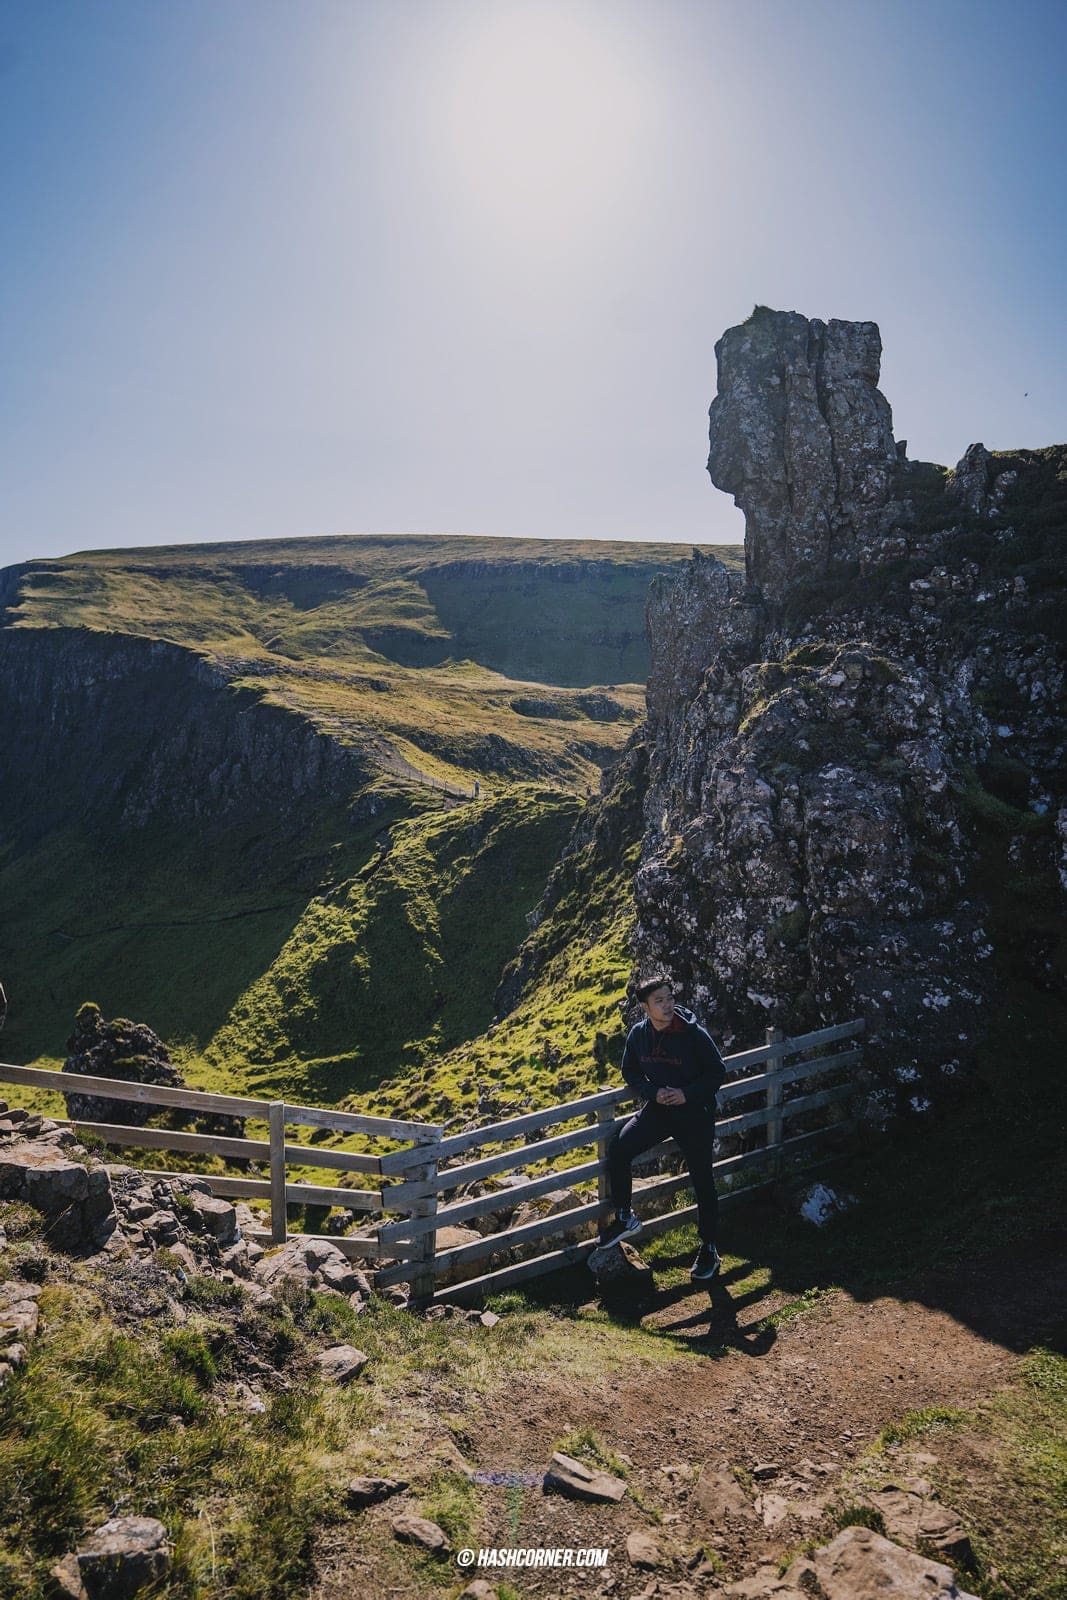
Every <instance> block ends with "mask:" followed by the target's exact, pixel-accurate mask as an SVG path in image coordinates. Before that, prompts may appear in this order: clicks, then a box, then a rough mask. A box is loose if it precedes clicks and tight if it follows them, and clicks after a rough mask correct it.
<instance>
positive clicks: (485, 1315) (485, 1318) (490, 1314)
mask: <svg viewBox="0 0 1067 1600" xmlns="http://www.w3.org/2000/svg"><path fill="white" fill-rule="evenodd" d="M478 1321H479V1322H480V1323H481V1325H482V1327H483V1328H495V1327H496V1325H497V1323H498V1322H499V1321H500V1318H499V1317H498V1316H497V1314H496V1312H495V1311H482V1312H481V1313H479V1316H478Z"/></svg>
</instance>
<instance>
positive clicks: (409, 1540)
mask: <svg viewBox="0 0 1067 1600" xmlns="http://www.w3.org/2000/svg"><path fill="white" fill-rule="evenodd" d="M393 1533H394V1535H395V1537H396V1538H397V1539H400V1540H401V1541H402V1542H403V1543H404V1544H417V1545H419V1546H420V1548H421V1549H423V1550H428V1551H429V1552H430V1553H431V1555H435V1556H437V1555H445V1554H447V1552H448V1550H449V1549H450V1546H449V1543H448V1536H447V1535H446V1533H445V1531H444V1529H443V1528H439V1527H438V1526H437V1523H436V1522H430V1521H429V1519H428V1518H427V1517H415V1516H412V1515H411V1513H410V1512H407V1511H404V1512H401V1514H400V1516H398V1517H394V1518H393Z"/></svg>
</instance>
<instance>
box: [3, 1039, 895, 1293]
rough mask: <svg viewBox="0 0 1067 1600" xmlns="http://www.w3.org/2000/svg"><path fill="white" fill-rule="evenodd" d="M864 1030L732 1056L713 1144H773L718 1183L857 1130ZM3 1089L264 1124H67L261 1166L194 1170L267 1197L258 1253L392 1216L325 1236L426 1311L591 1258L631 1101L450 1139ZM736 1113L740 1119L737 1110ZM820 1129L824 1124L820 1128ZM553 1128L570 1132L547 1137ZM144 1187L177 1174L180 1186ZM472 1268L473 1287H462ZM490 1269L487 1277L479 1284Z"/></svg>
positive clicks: (145, 1098) (666, 1223) (531, 1116)
mask: <svg viewBox="0 0 1067 1600" xmlns="http://www.w3.org/2000/svg"><path fill="white" fill-rule="evenodd" d="M863 1026H864V1025H863V1022H862V1020H856V1021H853V1022H845V1023H840V1024H838V1025H836V1026H835V1027H830V1028H821V1029H818V1030H817V1031H816V1032H814V1033H807V1034H803V1035H801V1036H799V1037H797V1038H787V1037H785V1036H783V1035H782V1034H781V1033H780V1032H778V1031H776V1030H774V1029H768V1031H767V1038H766V1043H764V1044H762V1045H759V1046H758V1047H756V1048H755V1049H751V1050H744V1051H741V1052H739V1053H738V1054H736V1055H732V1056H727V1057H726V1069H727V1074H728V1077H727V1081H726V1082H725V1083H724V1084H723V1087H722V1088H721V1089H720V1091H719V1097H718V1098H719V1106H720V1108H721V1109H720V1117H719V1121H718V1124H717V1128H716V1133H717V1137H718V1139H719V1141H720V1142H722V1141H728V1142H731V1143H732V1142H735V1141H738V1140H740V1141H741V1142H748V1141H750V1140H751V1139H752V1138H753V1136H754V1135H755V1134H756V1130H763V1131H762V1142H761V1143H758V1144H756V1145H755V1147H754V1148H750V1149H746V1150H739V1151H737V1152H736V1153H734V1154H731V1155H727V1156H724V1157H723V1158H722V1159H720V1160H717V1161H716V1162H715V1171H716V1173H717V1174H718V1175H719V1177H720V1178H721V1179H727V1180H729V1179H730V1178H732V1176H733V1175H734V1174H736V1173H739V1172H742V1171H745V1170H746V1169H748V1168H750V1167H756V1168H757V1169H761V1170H763V1171H764V1172H767V1171H769V1173H770V1175H771V1176H776V1175H777V1174H778V1173H779V1172H781V1171H782V1170H783V1167H784V1165H785V1163H786V1162H788V1161H789V1160H790V1159H791V1158H792V1157H793V1156H794V1154H798V1153H800V1152H802V1151H804V1150H807V1149H808V1148H810V1147H811V1145H812V1143H813V1142H814V1141H816V1140H818V1139H819V1138H820V1137H821V1136H822V1135H824V1134H825V1133H827V1132H828V1131H830V1129H831V1128H837V1129H841V1128H842V1127H848V1126H851V1125H852V1120H853V1119H852V1114H851V1113H852V1109H853V1108H852V1105H851V1102H852V1101H854V1099H855V1097H856V1095H857V1087H856V1083H855V1078H854V1069H855V1067H856V1065H857V1064H858V1062H859V1059H860V1047H859V1044H858V1042H857V1041H858V1037H859V1035H860V1034H861V1033H862V1031H863ZM812 1080H815V1083H814V1084H813V1083H812ZM0 1082H7V1083H12V1084H25V1085H28V1086H33V1087H37V1088H45V1089H52V1090H58V1091H59V1092H60V1093H65V1094H72V1093H76V1094H85V1095H93V1096H99V1097H101V1098H106V1099H109V1100H129V1101H133V1102H136V1103H138V1104H141V1105H150V1106H152V1107H153V1108H154V1109H156V1110H173V1109H179V1110H182V1111H186V1112H193V1113H199V1114H200V1115H205V1114H206V1115H223V1116H230V1117H242V1118H247V1119H252V1120H256V1121H259V1122H262V1123H265V1124H266V1132H267V1138H266V1139H250V1138H230V1137H224V1136H219V1135H216V1134H210V1133H186V1132H179V1131H176V1130H172V1129H169V1128H147V1127H146V1128H134V1127H128V1126H126V1125H125V1124H110V1123H94V1122H87V1121H84V1120H79V1121H77V1122H76V1123H74V1124H69V1125H71V1126H74V1127H76V1128H77V1131H78V1132H79V1133H80V1134H85V1135H93V1136H95V1137H96V1138H98V1139H101V1140H104V1141H106V1142H107V1143H108V1144H110V1145H116V1146H140V1147H142V1148H148V1149H164V1150H172V1151H186V1152H193V1153H196V1152H202V1153H203V1154H205V1155H213V1156H220V1157H222V1158H223V1159H225V1160H228V1161H235V1160H252V1161H256V1162H262V1163H264V1164H265V1165H266V1166H267V1168H268V1173H269V1176H268V1177H265V1178H238V1177H231V1176H229V1175H221V1174H218V1173H188V1174H186V1175H187V1176H190V1177H198V1178H201V1179H202V1180H203V1181H205V1182H206V1183H208V1184H209V1185H210V1187H211V1190H212V1193H214V1194H216V1195H221V1196H224V1197H227V1198H230V1199H242V1200H250V1199H268V1200H269V1201H270V1228H269V1230H263V1231H262V1232H256V1231H252V1232H251V1233H248V1232H247V1230H246V1236H248V1237H251V1238H253V1239H256V1240H258V1241H259V1242H262V1243H271V1244H281V1243H283V1242H284V1241H285V1239H286V1237H287V1236H288V1235H287V1231H286V1206H287V1205H299V1204H305V1205H323V1206H343V1207H346V1208H348V1209H349V1210H352V1211H356V1212H364V1213H376V1214H378V1215H379V1216H380V1217H381V1218H382V1220H380V1221H378V1222H375V1223H372V1224H371V1223H369V1224H368V1226H367V1231H361V1232H359V1233H358V1234H347V1235H328V1236H326V1237H328V1238H329V1240H330V1242H331V1243H332V1244H335V1245H337V1246H338V1247H339V1248H340V1249H341V1250H343V1251H344V1253H345V1254H346V1255H347V1256H349V1257H350V1258H353V1259H357V1260H364V1261H368V1262H371V1263H374V1264H376V1268H377V1270H376V1271H375V1274H374V1281H375V1285H376V1287H378V1288H387V1287H388V1286H389V1285H390V1284H396V1283H403V1282H406V1283H409V1284H410V1286H411V1294H412V1298H413V1299H414V1300H416V1301H423V1302H425V1301H427V1300H430V1299H433V1298H437V1299H442V1300H444V1299H457V1300H458V1299H476V1298H478V1297H480V1296H482V1295H483V1294H485V1293H486V1292H487V1291H491V1290H495V1289H499V1288H505V1287H507V1286H508V1285H510V1284H514V1283H518V1282H522V1281H524V1280H527V1279H530V1278H534V1277H537V1276H539V1275H541V1274H542V1273H546V1272H552V1271H555V1270H557V1269H558V1268H560V1267H565V1266H569V1265H573V1264H574V1263H576V1262H578V1261H581V1260H582V1259H583V1258H584V1257H585V1255H586V1254H587V1253H588V1252H589V1251H590V1250H591V1249H592V1248H593V1247H594V1245H595V1242H596V1239H595V1233H596V1229H597V1225H598V1224H599V1222H600V1221H601V1220H602V1219H603V1217H604V1216H605V1214H606V1211H607V1200H608V1195H607V1178H606V1171H605V1157H606V1153H607V1146H608V1143H609V1141H610V1139H611V1137H612V1135H613V1133H614V1132H615V1130H616V1129H617V1128H619V1127H621V1126H622V1125H623V1123H624V1121H625V1120H626V1118H625V1117H619V1116H617V1114H616V1113H617V1108H618V1106H619V1103H620V1102H621V1101H623V1100H625V1099H627V1098H628V1097H629V1095H630V1091H629V1090H628V1089H625V1088H619V1089H606V1090H603V1091H602V1092H600V1093H598V1094H592V1095H585V1096H583V1097H582V1098H581V1099H578V1100H572V1101H569V1102H568V1103H566V1104H563V1105H556V1106H549V1107H547V1108H546V1109H544V1110H542V1111H533V1112H530V1113H528V1114H527V1115H523V1116H518V1117H509V1118H507V1119H506V1120H505V1121H502V1122H496V1123H491V1124H489V1125H487V1126H484V1127H480V1128H473V1129H470V1130H468V1131H466V1132H464V1133H457V1134H450V1135H449V1134H446V1133H445V1130H444V1129H443V1128H441V1127H439V1126H435V1125H433V1124H429V1123H420V1122H411V1121H404V1120H402V1119H397V1118H392V1117H370V1116H361V1115H358V1114H356V1113H353V1112H348V1111H333V1110H329V1109H326V1108H320V1107H317V1106H294V1105H289V1104H287V1103H286V1102H284V1101H273V1102H268V1101H264V1100H253V1099H247V1098H242V1097H240V1096H236V1095H220V1094H207V1093H202V1092H200V1091H198V1090H195V1089H165V1088H160V1087H156V1086H155V1085H152V1084H140V1083H126V1082H123V1081H121V1080H118V1079H111V1078H91V1077H83V1076H81V1075H78V1076H73V1075H72V1074H70V1073H62V1072H50V1071H46V1070H44V1069H42V1068H36V1067H15V1066H8V1065H5V1064H2V1063H0ZM733 1106H736V1107H737V1109H736V1110H734V1111H731V1109H730V1108H731V1107H733ZM831 1108H832V1109H831ZM722 1112H725V1114H722ZM827 1113H828V1114H829V1116H830V1117H831V1118H833V1117H836V1121H829V1122H827V1120H826V1114H827ZM842 1113H843V1114H842ZM56 1120H57V1121H63V1120H64V1119H60V1118H57V1119H56ZM813 1121H814V1122H816V1123H817V1125H816V1126H811V1125H810V1124H811V1123H812V1122H813ZM787 1124H788V1125H790V1126H788V1127H787ZM568 1125H569V1126H568ZM289 1126H294V1127H311V1128H317V1129H328V1130H332V1131H334V1132H339V1133H345V1134H359V1135H364V1136H366V1137H368V1138H373V1139H377V1140H381V1139H388V1140H390V1141H398V1142H402V1148H399V1149H395V1150H393V1151H391V1152H390V1153H388V1154H385V1155H380V1154H375V1153H372V1152H370V1151H366V1152H363V1151H350V1150H330V1149H324V1148H323V1147H321V1146H318V1145H315V1144H298V1143H295V1142H290V1141H289V1140H288V1138H287V1134H286V1129H287V1127H289ZM555 1128H561V1129H562V1130H563V1131H561V1132H558V1133H553V1134H551V1135H548V1134H547V1133H546V1130H548V1129H555ZM741 1136H744V1138H743V1139H742V1137H741ZM516 1141H519V1142H516ZM592 1146H595V1147H596V1149H595V1154H594V1156H593V1159H591V1160H590V1159H584V1160H582V1161H580V1162H579V1163H578V1164H577V1165H571V1166H564V1167H552V1168H550V1169H549V1170H540V1171H535V1172H533V1173H532V1174H531V1175H529V1176H526V1177H524V1178H521V1179H519V1180H518V1181H512V1182H510V1183H508V1184H507V1186H506V1187H502V1188H501V1187H498V1188H495V1189H493V1190H492V1191H491V1192H488V1193H486V1192H481V1193H467V1194H465V1195H461V1196H460V1197H459V1198H457V1199H454V1200H452V1201H450V1202H449V1203H447V1204H441V1203H440V1200H441V1197H442V1196H444V1195H449V1194H453V1193H455V1191H457V1190H470V1189H471V1188H472V1186H477V1187H479V1188H480V1187H481V1185H482V1182H483V1180H485V1179H490V1178H495V1179H499V1177H500V1176H501V1175H502V1174H506V1173H511V1174H515V1173H518V1172H525V1171H526V1169H529V1168H535V1169H537V1168H541V1169H544V1168H545V1167H546V1165H547V1164H548V1163H550V1162H554V1161H555V1160H556V1158H558V1157H559V1156H561V1155H565V1154H567V1153H568V1152H570V1151H574V1150H581V1149H583V1148H584V1149H587V1148H590V1147H592ZM508 1147H510V1148H508ZM487 1148H488V1149H489V1151H490V1153H488V1154H482V1155H480V1156H479V1157H478V1158H477V1159H475V1160H471V1159H469V1157H470V1153H471V1152H472V1151H474V1150H485V1149H487ZM673 1149H674V1146H673V1145H672V1144H670V1143H668V1144H666V1145H662V1146H659V1147H658V1149H657V1150H656V1151H652V1152H649V1157H646V1158H644V1159H650V1158H652V1157H655V1156H657V1155H659V1154H665V1153H667V1152H669V1151H672V1150H673ZM290 1163H293V1164H299V1165H303V1166H309V1167H318V1168H322V1169H326V1170H329V1169H332V1170H334V1171H341V1172H350V1173H358V1174H361V1175H366V1176H367V1177H369V1178H370V1179H371V1181H372V1182H373V1183H374V1184H375V1187H374V1188H367V1189H349V1188H340V1187H339V1188H329V1187H326V1186H325V1185H321V1184H318V1183H289V1182H287V1181H286V1168H287V1166H288V1165H289V1164H290ZM149 1175H150V1176H156V1177H173V1176H174V1175H175V1174H174V1173H170V1172H159V1173H150V1174H149ZM594 1182H595V1184H596V1193H595V1198H594V1196H593V1193H592V1185H593V1183H594ZM576 1185H582V1186H585V1185H588V1186H589V1198H588V1199H587V1200H583V1199H581V1197H577V1198H578V1203H577V1204H574V1205H568V1208H567V1209H564V1210H560V1211H557V1212H556V1213H555V1214H553V1215H551V1216H546V1217H539V1218H537V1219H536V1220H534V1221H530V1222H526V1223H524V1224H522V1225H521V1226H518V1227H516V1226H509V1225H507V1223H506V1222H504V1223H501V1225H500V1226H498V1227H497V1228H496V1229H495V1230H494V1231H493V1232H491V1233H487V1234H484V1235H479V1237H478V1238H477V1239H471V1240H468V1241H464V1242H462V1243H458V1244H451V1245H448V1244H446V1245H445V1247H444V1248H441V1241H440V1239H439V1235H440V1234H441V1233H442V1231H443V1230H444V1229H446V1228H450V1227H457V1226H460V1225H462V1224H464V1223H468V1222H472V1221H475V1220H476V1219H479V1218H486V1217H489V1218H492V1217H493V1216H494V1214H496V1213H503V1214H505V1215H508V1216H510V1215H511V1214H512V1213H513V1212H514V1210H515V1208H516V1207H518V1206H520V1205H522V1204H523V1203H524V1202H526V1201H531V1200H536V1199H538V1198H540V1197H543V1196H545V1195H548V1194H551V1193H553V1192H554V1191H558V1190H560V1189H562V1188H564V1187H566V1188H568V1189H571V1190H573V1189H574V1187H575V1186H576ZM688 1186H689V1176H688V1173H687V1172H684V1171H682V1172H679V1173H674V1174H670V1175H668V1176H665V1177H662V1176H661V1177H657V1178H654V1179H652V1180H651V1181H649V1182H646V1183H643V1184H642V1183H640V1182H639V1183H638V1185H637V1186H636V1188H635V1203H636V1204H637V1205H638V1206H639V1207H640V1208H641V1210H642V1213H643V1219H642V1220H643V1222H644V1227H643V1230H642V1232H643V1234H645V1235H650V1234H656V1233H659V1232H664V1231H666V1230H667V1229H670V1228H675V1227H678V1226H679V1225H680V1224H681V1223H684V1222H688V1221H690V1220H692V1219H693V1218H695V1216H696V1207H695V1206H688V1207H686V1208H684V1209H681V1210H671V1209H669V1208H668V1209H665V1210H663V1211H662V1213H661V1214H659V1215H649V1211H650V1209H652V1210H655V1209H658V1208H659V1207H660V1206H663V1205H669V1202H670V1201H671V1200H672V1199H673V1197H674V1196H675V1195H676V1194H677V1193H678V1191H679V1190H681V1189H684V1188H687V1187H688ZM720 1187H722V1185H720ZM371 1230H373V1231H371ZM583 1231H588V1232H590V1234H591V1235H592V1236H591V1237H589V1238H582V1239H578V1238H575V1237H574V1235H575V1234H576V1232H583ZM561 1234H562V1235H565V1236H566V1235H570V1236H571V1238H570V1239H569V1240H568V1239H566V1238H565V1240H564V1242H563V1244H562V1245H558V1246H557V1247H556V1248H554V1249H552V1250H549V1251H547V1252H546V1253H544V1254H537V1255H534V1256H532V1257H530V1258H528V1259H525V1260H520V1261H516V1260H514V1259H512V1260H509V1261H506V1262H505V1264H504V1265H501V1264H500V1259H501V1258H502V1257H508V1256H509V1255H511V1253H512V1252H513V1251H515V1250H516V1249H519V1248H524V1249H525V1248H528V1247H531V1246H534V1247H536V1246H538V1245H541V1244H543V1243H544V1242H545V1241H546V1240H549V1239H551V1238H552V1237H553V1236H554V1235H561ZM301 1237H306V1236H303V1235H302V1236H301ZM494 1258H495V1259H494ZM472 1266H473V1267H474V1269H475V1272H476V1275H475V1276H473V1277H470V1276H464V1277H463V1278H462V1279H461V1280H460V1281H458V1282H457V1281H451V1280H454V1279H455V1278H456V1276H457V1274H460V1273H466V1272H467V1270H468V1269H470V1268H471V1267H472ZM479 1266H484V1267H485V1269H486V1270H484V1271H482V1272H478V1267H479Z"/></svg>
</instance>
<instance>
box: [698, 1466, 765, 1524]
mask: <svg viewBox="0 0 1067 1600" xmlns="http://www.w3.org/2000/svg"><path fill="white" fill-rule="evenodd" d="M690 1506H691V1507H692V1508H693V1509H695V1510H699V1511H700V1513H701V1514H702V1515H703V1516H704V1517H706V1518H707V1520H708V1521H709V1522H713V1523H715V1524H716V1525H717V1524H718V1523H720V1522H726V1521H729V1520H730V1519H731V1518H736V1517H741V1518H744V1519H746V1520H747V1521H755V1520H756V1509H755V1507H754V1506H753V1504H752V1502H751V1500H750V1499H749V1497H748V1495H747V1494H746V1493H745V1491H744V1490H743V1489H742V1487H741V1485H740V1484H739V1483H738V1481H737V1479H736V1478H735V1477H734V1475H733V1473H732V1472H731V1471H730V1467H729V1463H728V1462H725V1461H723V1462H720V1463H719V1464H718V1465H714V1464H713V1463H712V1462H710V1461H708V1462H705V1464H704V1466H703V1467H702V1468H701V1470H700V1477H699V1478H698V1479H697V1482H696V1487H695V1488H694V1490H693V1493H692V1496H691V1498H690Z"/></svg>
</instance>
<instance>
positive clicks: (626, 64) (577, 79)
mask: <svg viewBox="0 0 1067 1600" xmlns="http://www.w3.org/2000/svg"><path fill="white" fill-rule="evenodd" d="M627 42H628V41H627V39H626V37H625V34H624V33H623V32H622V31H621V30H620V28H619V27H618V26H616V25H615V24H614V23H613V21H612V19H611V14H610V13H609V12H607V11H601V12H600V13H599V14H598V18H597V20H596V22H595V24H594V22H593V21H592V20H591V19H590V18H589V17H587V16H583V15H582V14H581V12H580V9H579V8H578V7H575V6H567V7H557V6H553V5H538V6H536V7H533V6H512V5H505V4H501V5H498V6H496V7H494V8H493V9H492V11H485V12H480V20H479V22H478V24H477V26H472V27H470V28H469V29H467V30H464V32H463V33H462V34H459V35H458V36H457V37H456V39H455V41H454V46H453V50H452V51H451V53H450V54H449V55H448V56H447V57H446V59H442V60H439V61H438V62H437V64H436V71H437V73H438V74H439V77H438V85H439V93H438V95H436V96H435V97H434V98H435V100H436V102H437V115H435V117H434V119H433V132H434V136H435V138H437V140H438V141H439V143H438V147H437V150H436V152H435V155H436V159H437V161H438V162H439V164H440V168H441V171H442V178H443V181H444V182H445V184H446V185H447V188H448V191H449V194H448V198H449V200H450V201H451V202H453V203H459V204H462V205H463V207H464V209H465V210H468V211H473V212H474V214H475V220H476V222H477V225H478V227H479V231H481V232H484V233H486V234H493V233H495V234H497V235H498V236H499V237H501V238H502V239H505V240H511V241H512V242H514V243H516V244H518V245H520V246H523V247H526V246H529V245H530V244H531V243H533V242H534V241H537V242H538V243H540V244H541V245H542V246H545V247H550V246H552V244H553V243H554V242H556V243H559V242H566V241H570V242H571V243H573V241H574V234H575V230H580V229H581V228H582V227H583V226H585V225H588V224H595V225H597V226H603V225H604V224H605V223H610V222H611V221H612V220H613V218H616V217H619V216H620V214H621V213H623V212H624V211H625V209H626V205H625V203H626V201H627V200H628V198H629V197H630V196H631V195H633V193H634V192H635V190H637V189H638V188H639V186H640V181H641V175H642V172H643V169H644V166H645V156H644V153H643V151H644V145H645V140H644V139H643V137H642V136H643V134H644V133H645V132H646V131H647V124H648V121H649V112H650V99H651V97H650V93H649V86H648V82H647V79H646V76H645V75H644V74H643V72H642V70H641V64H640V62H639V61H638V60H637V58H636V53H632V54H628V52H627V49H626V45H627Z"/></svg>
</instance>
